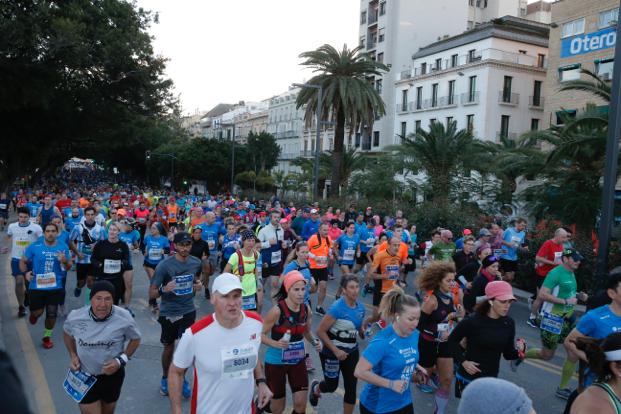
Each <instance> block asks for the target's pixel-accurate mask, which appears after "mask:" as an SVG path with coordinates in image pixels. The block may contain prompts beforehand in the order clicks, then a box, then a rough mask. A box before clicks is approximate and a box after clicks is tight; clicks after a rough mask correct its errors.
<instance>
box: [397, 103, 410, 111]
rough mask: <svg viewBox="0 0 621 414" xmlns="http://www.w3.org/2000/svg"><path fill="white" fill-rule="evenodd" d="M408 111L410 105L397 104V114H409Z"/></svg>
mask: <svg viewBox="0 0 621 414" xmlns="http://www.w3.org/2000/svg"><path fill="white" fill-rule="evenodd" d="M407 111H408V105H407V104H406V105H403V103H398V104H397V112H407Z"/></svg>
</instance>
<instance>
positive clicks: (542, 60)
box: [537, 53, 546, 68]
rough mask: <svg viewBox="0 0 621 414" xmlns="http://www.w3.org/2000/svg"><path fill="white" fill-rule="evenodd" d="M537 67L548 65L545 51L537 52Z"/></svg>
mask: <svg viewBox="0 0 621 414" xmlns="http://www.w3.org/2000/svg"><path fill="white" fill-rule="evenodd" d="M537 67H538V68H545V67H546V55H544V54H543V53H538V54H537Z"/></svg>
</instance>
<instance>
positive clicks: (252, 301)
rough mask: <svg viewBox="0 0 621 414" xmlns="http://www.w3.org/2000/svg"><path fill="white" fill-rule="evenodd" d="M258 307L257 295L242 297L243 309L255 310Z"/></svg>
mask: <svg viewBox="0 0 621 414" xmlns="http://www.w3.org/2000/svg"><path fill="white" fill-rule="evenodd" d="M256 308H257V298H256V296H255V295H250V296H244V297H243V298H242V309H243V310H255V309H256Z"/></svg>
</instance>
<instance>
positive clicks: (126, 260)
mask: <svg viewBox="0 0 621 414" xmlns="http://www.w3.org/2000/svg"><path fill="white" fill-rule="evenodd" d="M121 249H123V259H122V267H123V270H124V271H125V270H133V269H134V268H133V267H132V260H131V257H129V247H127V244H125V243H123V247H121Z"/></svg>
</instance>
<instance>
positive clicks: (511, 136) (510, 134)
mask: <svg viewBox="0 0 621 414" xmlns="http://www.w3.org/2000/svg"><path fill="white" fill-rule="evenodd" d="M503 137H504V138H508V139H510V140H512V141H515V140H516V139H517V138H518V134H517V132H504V131H498V132H496V141H500V139H501V138H503Z"/></svg>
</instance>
